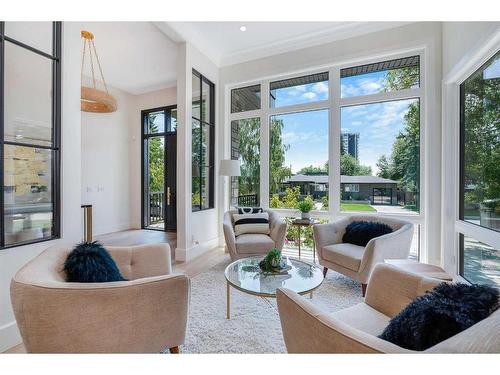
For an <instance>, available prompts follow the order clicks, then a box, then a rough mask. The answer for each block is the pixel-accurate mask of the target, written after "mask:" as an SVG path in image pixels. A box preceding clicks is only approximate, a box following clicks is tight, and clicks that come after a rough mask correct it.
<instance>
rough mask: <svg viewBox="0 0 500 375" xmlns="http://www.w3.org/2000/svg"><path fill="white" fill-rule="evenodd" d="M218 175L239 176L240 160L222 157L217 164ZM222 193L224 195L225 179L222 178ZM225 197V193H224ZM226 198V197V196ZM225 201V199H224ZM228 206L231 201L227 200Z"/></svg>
mask: <svg viewBox="0 0 500 375" xmlns="http://www.w3.org/2000/svg"><path fill="white" fill-rule="evenodd" d="M219 176H223V177H226V176H227V177H239V176H241V170H240V161H239V160H230V159H224V160H221V161H220V166H219ZM223 189H224V190H223V191H224V195H226V179H225V178H224V186H223ZM226 197H227V195H226ZM226 199H227V198H226ZM226 202H227V201H226ZM229 207H231V201H230V202H229Z"/></svg>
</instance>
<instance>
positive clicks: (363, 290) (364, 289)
mask: <svg viewBox="0 0 500 375" xmlns="http://www.w3.org/2000/svg"><path fill="white" fill-rule="evenodd" d="M366 287H367V284H361V292H362V293H363V297H364V296H365V294H366Z"/></svg>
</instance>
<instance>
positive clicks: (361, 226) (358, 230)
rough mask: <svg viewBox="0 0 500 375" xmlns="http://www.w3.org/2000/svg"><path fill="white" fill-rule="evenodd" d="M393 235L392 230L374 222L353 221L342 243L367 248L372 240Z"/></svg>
mask: <svg viewBox="0 0 500 375" xmlns="http://www.w3.org/2000/svg"><path fill="white" fill-rule="evenodd" d="M389 233H392V228H391V227H390V226H389V225H387V224H385V223H379V222H373V221H353V222H352V223H350V224H349V225H348V226H347V227H346V228H345V233H344V236H343V237H342V242H345V243H351V244H353V245H358V246H366V245H367V244H368V242H370V240H371V239H373V238H375V237H380V236H383V235H385V234H389Z"/></svg>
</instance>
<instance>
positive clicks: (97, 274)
mask: <svg viewBox="0 0 500 375" xmlns="http://www.w3.org/2000/svg"><path fill="white" fill-rule="evenodd" d="M64 271H65V272H66V281H67V282H75V283H106V282H110V281H126V279H124V278H123V277H122V275H121V273H120V270H119V269H118V267H117V266H116V263H115V261H114V260H113V258H112V257H111V255H109V253H108V251H107V250H106V249H105V248H104V246H103V245H102V244H101V243H99V242H97V241H94V242H82V243H80V244H78V245H76V246H75V248H74V249H73V250H72V251H71V253H69V255H68V257H67V258H66V262H65V263H64Z"/></svg>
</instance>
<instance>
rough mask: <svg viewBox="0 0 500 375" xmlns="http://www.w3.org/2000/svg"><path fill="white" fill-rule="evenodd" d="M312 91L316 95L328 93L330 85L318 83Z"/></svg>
mask: <svg viewBox="0 0 500 375" xmlns="http://www.w3.org/2000/svg"><path fill="white" fill-rule="evenodd" d="M312 91H313V92H316V93H326V92H328V85H327V84H326V83H325V82H317V83H315V84H314V85H313V87H312Z"/></svg>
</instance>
